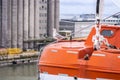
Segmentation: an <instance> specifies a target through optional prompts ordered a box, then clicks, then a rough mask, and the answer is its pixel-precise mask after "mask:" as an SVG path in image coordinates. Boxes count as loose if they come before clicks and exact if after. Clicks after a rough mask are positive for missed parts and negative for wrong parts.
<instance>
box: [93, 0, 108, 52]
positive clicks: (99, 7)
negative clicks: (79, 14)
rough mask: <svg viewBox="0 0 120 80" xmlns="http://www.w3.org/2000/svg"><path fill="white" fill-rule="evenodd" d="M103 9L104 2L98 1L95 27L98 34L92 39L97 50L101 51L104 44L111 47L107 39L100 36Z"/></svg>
mask: <svg viewBox="0 0 120 80" xmlns="http://www.w3.org/2000/svg"><path fill="white" fill-rule="evenodd" d="M102 9H103V0H97V2H96V25H95V30H96V34H95V35H94V36H93V38H92V41H93V43H94V44H93V45H94V49H95V50H99V49H100V47H101V45H102V43H104V44H105V45H106V46H109V43H108V41H107V39H106V38H104V36H102V35H101V34H100V30H101V16H102V12H103V11H102Z"/></svg>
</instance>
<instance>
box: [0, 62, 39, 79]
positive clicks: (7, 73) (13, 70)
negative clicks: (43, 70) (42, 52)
mask: <svg viewBox="0 0 120 80" xmlns="http://www.w3.org/2000/svg"><path fill="white" fill-rule="evenodd" d="M0 80H37V65H36V63H29V64H17V65H12V66H4V67H0Z"/></svg>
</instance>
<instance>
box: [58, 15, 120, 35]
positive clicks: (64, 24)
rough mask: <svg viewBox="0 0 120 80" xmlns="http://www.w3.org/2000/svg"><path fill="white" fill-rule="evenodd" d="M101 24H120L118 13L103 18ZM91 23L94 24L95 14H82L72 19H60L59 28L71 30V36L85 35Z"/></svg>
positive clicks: (91, 25)
mask: <svg viewBox="0 0 120 80" xmlns="http://www.w3.org/2000/svg"><path fill="white" fill-rule="evenodd" d="M102 24H109V25H120V14H119V15H114V16H110V17H108V18H105V19H103V20H102ZM93 25H95V15H94V14H82V15H80V17H76V18H75V17H74V18H72V19H61V21H60V28H59V29H60V31H61V30H70V31H72V33H73V37H86V36H88V34H89V32H90V30H91V28H92V27H93Z"/></svg>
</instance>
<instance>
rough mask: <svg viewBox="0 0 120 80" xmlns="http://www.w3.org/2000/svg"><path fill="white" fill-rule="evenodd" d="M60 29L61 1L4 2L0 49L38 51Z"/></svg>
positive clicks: (0, 16) (0, 8)
mask: <svg viewBox="0 0 120 80" xmlns="http://www.w3.org/2000/svg"><path fill="white" fill-rule="evenodd" d="M53 28H56V29H59V0H0V46H4V47H6V48H21V49H23V48H25V49H26V48H34V47H35V45H36V44H37V42H35V41H36V40H37V41H38V40H41V39H44V38H45V37H52V32H53V31H52V30H53Z"/></svg>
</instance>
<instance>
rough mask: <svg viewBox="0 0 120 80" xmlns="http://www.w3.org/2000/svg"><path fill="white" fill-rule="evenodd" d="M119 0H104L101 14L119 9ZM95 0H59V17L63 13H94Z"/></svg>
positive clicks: (107, 13)
mask: <svg viewBox="0 0 120 80" xmlns="http://www.w3.org/2000/svg"><path fill="white" fill-rule="evenodd" d="M119 4H120V0H104V5H103V6H104V7H103V12H102V13H103V15H108V16H109V15H111V14H114V13H117V12H119V11H120V6H119ZM95 10H96V0H60V17H62V16H63V15H65V14H84V13H88V14H89V13H93V14H94V13H95Z"/></svg>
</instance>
